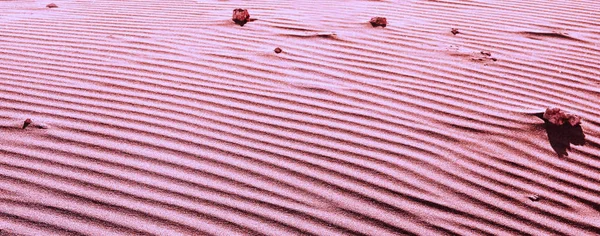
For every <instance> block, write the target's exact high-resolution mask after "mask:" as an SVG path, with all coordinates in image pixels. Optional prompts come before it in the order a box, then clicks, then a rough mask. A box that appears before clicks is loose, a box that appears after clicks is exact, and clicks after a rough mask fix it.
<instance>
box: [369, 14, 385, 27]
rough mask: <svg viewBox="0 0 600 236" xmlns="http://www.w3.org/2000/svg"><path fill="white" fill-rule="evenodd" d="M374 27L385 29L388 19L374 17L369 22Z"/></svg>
mask: <svg viewBox="0 0 600 236" xmlns="http://www.w3.org/2000/svg"><path fill="white" fill-rule="evenodd" d="M369 23H371V25H372V26H373V27H377V26H381V27H384V28H385V26H386V25H387V19H386V18H385V17H373V18H371V20H370V21H369Z"/></svg>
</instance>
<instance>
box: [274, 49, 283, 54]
mask: <svg viewBox="0 0 600 236" xmlns="http://www.w3.org/2000/svg"><path fill="white" fill-rule="evenodd" d="M273 51H275V53H281V52H283V50H281V48H275V50H273Z"/></svg>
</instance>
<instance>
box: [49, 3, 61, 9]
mask: <svg viewBox="0 0 600 236" xmlns="http://www.w3.org/2000/svg"><path fill="white" fill-rule="evenodd" d="M46 7H47V8H57V7H58V6H57V5H56V4H54V3H50V4H48V5H46Z"/></svg>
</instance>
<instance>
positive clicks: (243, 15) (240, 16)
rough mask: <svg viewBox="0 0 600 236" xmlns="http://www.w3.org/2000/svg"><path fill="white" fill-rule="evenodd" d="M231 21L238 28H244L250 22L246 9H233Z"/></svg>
mask: <svg viewBox="0 0 600 236" xmlns="http://www.w3.org/2000/svg"><path fill="white" fill-rule="evenodd" d="M231 20H233V22H235V23H236V24H238V25H240V26H244V25H245V24H246V23H248V21H249V20H250V13H248V10H246V9H242V8H238V9H235V10H233V16H232V17H231Z"/></svg>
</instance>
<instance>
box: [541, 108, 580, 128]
mask: <svg viewBox="0 0 600 236" xmlns="http://www.w3.org/2000/svg"><path fill="white" fill-rule="evenodd" d="M543 118H544V119H545V120H547V121H548V122H550V123H551V124H554V125H563V124H565V123H568V124H569V125H571V126H576V125H578V124H581V117H579V116H578V115H573V114H570V113H566V112H564V111H562V110H560V108H556V107H555V108H548V109H546V112H544V116H543Z"/></svg>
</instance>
